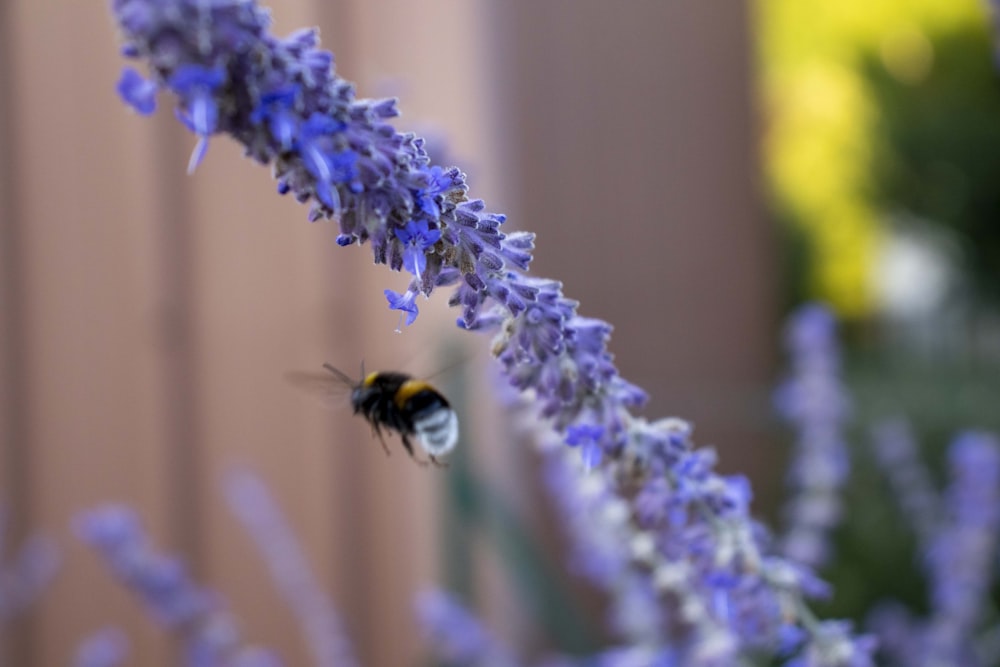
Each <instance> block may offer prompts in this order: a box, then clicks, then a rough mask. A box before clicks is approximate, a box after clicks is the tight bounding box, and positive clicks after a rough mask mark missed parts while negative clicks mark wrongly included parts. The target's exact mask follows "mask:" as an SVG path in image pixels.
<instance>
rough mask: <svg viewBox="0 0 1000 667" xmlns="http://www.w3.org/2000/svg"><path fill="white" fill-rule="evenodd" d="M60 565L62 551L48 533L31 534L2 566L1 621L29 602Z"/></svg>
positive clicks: (2, 522)
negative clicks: (11, 558)
mask: <svg viewBox="0 0 1000 667" xmlns="http://www.w3.org/2000/svg"><path fill="white" fill-rule="evenodd" d="M6 533H7V513H6V511H4V510H0V554H2V553H3V551H4V546H5V541H6V540H5V538H6ZM58 569H59V552H58V550H57V549H56V545H55V543H54V542H53V541H52V540H51V539H49V538H48V537H46V536H43V535H34V536H32V537H29V538H28V539H27V541H25V542H24V544H22V545H21V548H20V549H18V550H17V553H16V554H15V555H14V558H13V560H12V561H11V562H9V563H5V564H3V565H2V566H0V622H3V621H7V620H9V619H11V618H13V617H14V616H16V615H18V614H20V613H21V612H23V611H24V610H25V609H26V608H27V607H28V606H30V605H31V604H32V603H33V602H35V600H36V599H38V596H39V595H40V594H41V592H42V590H44V589H45V587H46V586H48V585H49V582H50V581H52V578H53V577H54V576H55V574H56V571H57V570H58Z"/></svg>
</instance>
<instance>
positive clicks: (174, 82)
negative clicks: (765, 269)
mask: <svg viewBox="0 0 1000 667" xmlns="http://www.w3.org/2000/svg"><path fill="white" fill-rule="evenodd" d="M113 10H114V13H115V16H116V19H117V21H118V24H119V26H120V28H121V31H122V34H123V35H124V39H125V41H126V45H125V48H124V49H123V52H124V53H125V55H126V56H129V57H135V58H141V59H143V60H145V61H146V63H147V65H148V67H149V71H150V77H151V79H152V80H153V81H154V82H155V83H156V85H157V86H158V87H161V88H166V89H169V90H171V91H172V92H173V93H174V94H175V95H176V96H177V97H178V101H179V110H178V115H179V116H180V117H181V118H182V120H184V121H185V123H186V124H187V125H188V127H189V128H190V129H191V130H192V131H193V132H194V133H195V134H196V135H198V137H199V147H198V148H197V149H196V152H195V155H194V156H193V157H192V163H196V162H197V160H198V159H200V154H201V152H203V150H204V146H205V145H206V141H207V140H208V137H209V136H212V135H214V134H217V133H225V134H228V135H230V136H231V137H233V138H234V139H236V140H237V141H239V142H240V143H241V144H243V146H244V148H245V150H246V154H247V155H248V156H250V157H251V158H253V159H255V160H257V161H259V162H261V163H264V164H270V165H271V166H272V169H273V170H274V174H275V176H276V178H277V179H278V190H279V192H281V193H292V194H294V195H295V197H296V198H297V199H298V200H300V201H302V202H310V205H311V210H310V213H309V217H310V218H311V219H313V220H316V219H319V218H323V217H326V218H334V219H336V220H337V223H338V225H339V232H340V233H339V235H338V237H337V243H338V245H340V246H350V245H354V244H364V243H370V245H371V249H372V254H373V257H374V261H375V262H376V263H378V264H388V265H389V267H390V268H391V269H393V270H395V271H401V270H403V269H406V270H407V271H408V272H409V273H411V274H412V276H413V277H412V279H411V281H410V284H409V286H408V288H407V290H406V291H405V292H404V293H402V294H399V293H396V292H392V291H387V292H386V297H387V299H388V301H389V305H390V307H391V308H393V309H397V310H400V311H401V312H405V313H408V314H409V316H408V318H407V321H408V322H412V321H413V319H415V318H416V317H417V314H418V307H417V304H416V298H417V296H418V295H420V294H422V295H424V296H430V294H431V293H432V292H433V291H434V289H435V288H437V287H444V286H454V287H455V290H454V292H453V293H452V296H451V299H450V301H449V303H450V304H451V305H453V306H456V307H458V308H460V309H461V316H460V318H459V320H458V323H459V325H460V326H461V327H462V328H464V329H468V330H483V331H493V332H495V338H494V341H493V353H494V355H495V356H496V358H497V359H498V360H499V361H500V364H501V366H502V368H503V370H504V372H505V374H506V376H507V379H508V381H509V382H510V384H511V385H513V386H514V387H516V388H518V389H520V390H524V391H528V390H530V391H531V392H532V394H533V396H534V399H535V400H534V403H535V405H537V406H538V407H539V409H540V416H541V417H542V418H543V419H544V420H545V423H546V424H547V425H549V426H551V427H552V430H553V431H554V432H555V433H556V434H557V435H556V437H558V438H559V439H560V441H561V442H562V443H565V442H566V440H567V438H570V439H572V441H573V442H575V443H576V444H577V446H578V449H579V450H582V451H583V452H584V453H585V455H586V457H587V460H588V463H590V464H591V465H592V466H594V467H593V469H592V473H591V474H594V475H599V476H601V478H602V479H603V483H604V484H606V485H607V488H608V489H610V493H609V494H608V497H609V498H621V499H626V498H632V497H635V496H634V494H633V492H634V491H636V488H638V492H639V493H642V492H646V493H645V497H646V499H647V504H648V505H649V514H650V516H651V517H655V519H653V520H652V521H653V523H651V524H650V526H649V528H648V532H649V533H650V534H651V535H652V536H653V538H652V545H653V549H652V550H651V554H650V558H649V559H648V561H649V562H648V563H633V564H632V565H630V567H633V568H636V569H640V568H642V569H645V570H646V571H649V570H652V571H653V572H661V573H663V576H662V577H661V579H662V582H663V586H662V587H661V588H660V589H658V590H659V594H660V595H661V596H663V597H665V598H669V597H671V596H674V595H675V590H674V588H676V589H677V590H678V591H682V592H683V594H684V597H683V601H684V606H685V610H686V612H687V616H685V617H684V619H683V620H684V621H685V622H687V623H688V629H689V630H690V631H691V636H690V640H689V643H688V644H687V646H686V647H685V650H686V651H687V655H688V656H690V657H691V660H690V661H689V662H688V663H687V664H691V665H709V664H733V662H732V661H730V662H728V663H727V662H725V661H726V660H728V659H729V658H730V657H732V656H736V655H740V656H742V655H744V654H746V653H748V652H749V651H751V650H752V649H753V648H755V647H756V646H757V645H759V644H760V643H761V642H767V641H772V640H773V641H777V639H776V636H777V633H778V630H779V629H780V628H781V627H782V625H787V624H788V623H789V622H792V623H798V624H800V625H801V626H802V627H803V628H804V630H805V631H806V634H807V635H808V637H807V639H806V642H805V644H804V645H805V646H806V647H807V648H806V649H805V650H809V648H810V647H813V646H820V645H821V643H822V642H824V641H825V637H826V635H827V634H829V633H823V632H820V630H821V629H822V628H821V626H819V625H818V624H816V623H811V622H809V618H810V617H809V616H808V615H807V614H806V612H805V611H804V610H805V607H804V603H802V602H801V601H802V599H803V598H804V597H805V596H806V594H807V593H808V588H809V587H808V585H807V582H808V581H810V577H809V575H808V572H807V571H804V570H802V571H799V570H796V569H795V568H794V566H792V565H791V564H788V563H785V562H784V561H781V560H780V559H768V558H766V554H765V553H764V541H763V539H762V533H763V531H762V530H761V529H760V528H759V527H758V526H757V525H756V524H755V523H754V522H753V521H752V520H751V519H750V517H749V509H748V507H749V499H750V493H749V488H748V486H747V484H746V483H745V480H742V479H740V478H723V477H721V476H719V475H718V474H716V473H715V472H714V466H715V457H714V455H713V454H712V453H711V452H707V451H705V450H695V449H694V448H693V446H692V444H691V442H690V440H689V437H688V435H689V429H688V430H687V431H685V430H684V429H683V428H678V427H677V425H676V424H675V423H674V422H673V421H671V420H663V421H659V422H652V423H650V422H646V421H645V420H642V419H638V418H636V417H634V416H632V414H631V412H630V411H631V410H632V409H634V408H636V407H639V406H641V405H642V404H643V403H644V402H645V399H646V396H645V393H644V392H643V391H642V390H641V389H639V388H638V387H635V386H634V385H632V384H630V383H629V382H627V381H626V380H625V379H623V378H622V377H621V375H620V374H619V372H618V370H617V368H616V367H615V365H614V363H613V358H612V356H611V354H610V352H609V351H608V348H607V344H608V339H609V337H610V334H611V326H610V325H609V324H608V323H606V322H602V321H600V320H594V319H589V318H585V317H582V316H580V315H579V314H578V313H577V306H578V304H577V302H576V301H574V300H572V299H569V298H567V297H566V296H564V295H563V292H562V285H561V284H560V283H558V282H556V281H553V280H547V279H543V278H536V277H532V276H528V275H526V274H525V272H526V271H527V268H528V264H529V262H530V261H531V252H532V250H533V248H534V236H533V235H532V234H529V233H525V232H514V233H509V234H508V233H506V232H505V231H501V229H502V227H503V225H504V224H505V222H506V218H505V216H503V215H501V214H497V213H492V212H490V211H489V210H488V209H487V208H486V204H485V203H484V202H483V201H481V200H476V199H470V198H469V197H468V193H467V190H468V188H467V186H466V183H465V177H464V176H463V174H462V173H461V172H460V171H459V170H458V169H456V168H453V167H451V168H442V167H437V166H432V165H430V161H429V158H428V156H427V153H426V151H425V150H424V144H423V141H422V140H421V139H418V138H416V137H414V136H413V135H412V134H402V133H399V132H397V131H396V130H395V128H394V127H393V126H392V125H391V124H390V123H389V119H391V118H393V117H394V116H396V115H397V111H396V105H395V101H394V100H363V99H356V98H355V94H354V87H353V86H352V85H351V84H350V83H348V82H346V81H344V80H343V79H341V78H339V77H338V76H336V75H335V74H334V71H333V56H332V55H331V54H330V53H328V52H325V51H321V50H319V49H317V48H316V46H317V39H316V33H315V32H314V31H300V32H297V33H295V34H293V35H291V36H290V37H288V38H285V39H281V38H278V37H275V36H273V35H271V34H270V32H269V31H268V28H269V20H268V15H267V13H266V12H265V11H264V10H262V9H261V8H259V7H258V6H257V4H256V3H255V2H253V0H226V1H224V2H223V1H217V0H113ZM182 73H197V74H198V76H182ZM192 82H193V83H192ZM182 84H184V85H182ZM133 103H134V102H133ZM626 511H627V516H626V521H627V524H626V525H630V526H632V527H635V525H636V521H637V515H636V512H635V508H634V507H633V506H632V505H628V504H626ZM647 543H648V541H647ZM650 563H651V564H652V566H651V567H650ZM789 572H795V573H796V574H797V575H800V576H788V575H789ZM677 573H680V575H681V576H683V577H684V579H683V580H681V581H680V583H679V584H678V585H677V586H674V584H675V583H677V582H678V580H677ZM672 586H674V588H672ZM762 627H763V628H764V630H761V628H762ZM843 636H844V637H845V641H847V642H848V643H849V644H850V646H851V647H852V649H856V650H857V652H858V653H864V652H866V651H867V649H866V648H865V646H864V644H863V643H857V644H854V643H851V639H850V638H849V637H848V636H847V635H846V634H844V635H843ZM822 645H824V646H825V645H826V644H822ZM713 661H714V663H713ZM827 664H830V665H833V664H836V663H833V662H828V663H827ZM844 664H847V663H844Z"/></svg>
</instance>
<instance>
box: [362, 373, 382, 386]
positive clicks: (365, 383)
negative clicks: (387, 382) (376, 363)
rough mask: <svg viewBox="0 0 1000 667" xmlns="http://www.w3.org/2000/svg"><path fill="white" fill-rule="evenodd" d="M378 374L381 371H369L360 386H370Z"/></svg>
mask: <svg viewBox="0 0 1000 667" xmlns="http://www.w3.org/2000/svg"><path fill="white" fill-rule="evenodd" d="M379 375H381V372H379V371H375V372H374V373H369V374H368V377H366V378H365V379H364V381H363V382H362V383H361V386H362V387H365V388H368V387H370V386H372V385H373V384H375V378H377V377H378V376H379Z"/></svg>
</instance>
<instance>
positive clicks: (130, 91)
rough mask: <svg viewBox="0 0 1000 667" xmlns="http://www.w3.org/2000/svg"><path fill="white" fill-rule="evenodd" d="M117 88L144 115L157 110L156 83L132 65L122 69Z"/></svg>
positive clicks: (123, 97) (122, 96)
mask: <svg viewBox="0 0 1000 667" xmlns="http://www.w3.org/2000/svg"><path fill="white" fill-rule="evenodd" d="M116 89H117V90H118V94H119V95H120V96H121V98H122V99H123V100H125V102H126V103H127V104H128V105H129V106H131V107H132V108H133V109H135V110H136V111H138V112H139V113H141V114H142V115H144V116H148V115H149V114H151V113H153V112H154V111H156V90H157V86H156V83H154V82H152V81H150V80H148V79H146V78H144V77H143V76H142V75H141V74H139V73H138V72H137V71H135V70H134V69H132V68H131V67H126V68H125V69H124V70H123V71H122V76H121V78H120V79H119V80H118V85H117V86H116Z"/></svg>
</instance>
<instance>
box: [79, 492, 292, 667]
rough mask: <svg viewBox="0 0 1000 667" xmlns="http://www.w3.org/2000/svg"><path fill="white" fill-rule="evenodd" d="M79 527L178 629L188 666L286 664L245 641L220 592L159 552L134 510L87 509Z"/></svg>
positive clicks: (161, 617)
mask: <svg viewBox="0 0 1000 667" xmlns="http://www.w3.org/2000/svg"><path fill="white" fill-rule="evenodd" d="M76 530H77V534H78V535H79V536H80V538H81V539H82V540H83V541H84V542H86V543H87V544H89V545H90V546H92V547H94V549H96V550H97V552H98V553H99V554H100V555H101V556H102V557H103V558H104V560H105V561H106V562H107V564H108V566H109V567H110V568H111V570H112V572H113V573H114V574H115V576H116V577H117V578H118V579H119V580H120V581H121V582H122V583H123V584H125V586H127V587H128V588H130V589H131V590H132V591H133V592H134V593H135V594H136V595H138V596H139V597H140V598H141V599H142V601H143V602H144V603H145V604H146V607H147V609H149V611H150V612H151V613H152V615H153V617H154V618H155V619H156V620H157V621H158V622H160V623H162V624H163V625H164V626H166V628H167V629H169V630H171V631H173V632H174V633H176V634H177V636H178V637H179V638H180V639H181V641H182V642H183V645H184V655H185V659H186V662H185V664H186V665H188V667H212V666H214V665H221V664H225V665H231V666H233V667H235V666H237V665H247V666H248V667H249V665H268V666H269V667H279V666H280V664H281V663H280V662H278V661H277V660H276V659H274V658H270V657H268V658H267V659H266V660H261V657H263V656H265V655H269V654H266V653H265V652H262V651H260V650H259V649H256V648H253V647H247V646H244V644H243V641H242V638H241V637H240V633H239V629H238V628H237V626H236V620H235V619H234V618H233V617H232V615H231V614H230V613H229V612H228V611H227V610H226V609H225V606H224V605H223V603H222V601H221V599H220V598H219V596H218V595H216V594H214V593H212V592H210V591H207V590H205V589H202V588H199V587H198V586H197V585H196V584H195V583H194V581H193V580H192V579H191V578H190V576H189V575H188V573H187V571H186V569H185V567H184V565H183V564H182V563H181V562H180V561H178V560H175V559H172V558H167V557H165V556H162V555H160V554H159V553H157V552H156V551H154V550H153V548H152V547H151V546H150V545H149V542H148V540H147V538H146V534H145V531H144V530H143V529H142V526H141V524H140V522H139V518H138V517H137V516H136V514H135V513H134V512H133V511H132V510H131V509H129V508H128V507H125V506H122V505H106V506H104V507H100V508H98V509H95V510H92V511H90V512H87V513H84V514H82V515H80V516H79V517H78V518H77V521H76Z"/></svg>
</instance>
